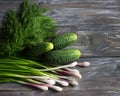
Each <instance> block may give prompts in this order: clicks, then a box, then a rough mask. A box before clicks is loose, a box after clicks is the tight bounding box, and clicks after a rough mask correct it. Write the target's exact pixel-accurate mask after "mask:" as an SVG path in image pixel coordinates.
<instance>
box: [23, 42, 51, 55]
mask: <svg viewBox="0 0 120 96" xmlns="http://www.w3.org/2000/svg"><path fill="white" fill-rule="evenodd" d="M52 49H53V44H52V43H50V42H44V43H40V44H38V45H35V46H34V45H32V46H29V47H27V48H26V49H25V50H24V56H29V57H35V56H38V55H41V54H43V53H45V52H48V51H50V50H52Z"/></svg>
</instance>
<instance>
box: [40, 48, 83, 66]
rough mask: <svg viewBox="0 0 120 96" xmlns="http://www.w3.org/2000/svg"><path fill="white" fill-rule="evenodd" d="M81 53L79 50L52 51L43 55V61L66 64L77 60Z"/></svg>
mask: <svg viewBox="0 0 120 96" xmlns="http://www.w3.org/2000/svg"><path fill="white" fill-rule="evenodd" d="M80 55H81V53H80V51H79V50H78V49H73V48H71V49H62V50H52V51H49V52H47V53H45V54H43V56H42V57H43V60H44V61H45V62H48V63H51V64H66V63H69V62H72V61H75V60H77V59H78V58H79V57H80Z"/></svg>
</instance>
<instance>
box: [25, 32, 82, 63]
mask: <svg viewBox="0 0 120 96" xmlns="http://www.w3.org/2000/svg"><path fill="white" fill-rule="evenodd" d="M76 41H77V34H75V33H64V34H61V35H58V36H56V37H54V38H52V39H51V40H50V41H49V42H42V43H40V44H38V45H35V46H34V45H32V46H29V47H27V48H26V49H25V51H24V55H25V56H27V57H37V56H38V57H39V58H40V59H41V60H42V61H45V62H47V63H51V64H66V63H70V62H72V61H75V60H77V59H78V58H79V57H80V55H81V53H80V51H79V50H78V49H75V48H66V47H67V46H69V45H70V44H72V43H75V42H76Z"/></svg>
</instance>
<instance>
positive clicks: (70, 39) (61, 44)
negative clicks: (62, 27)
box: [51, 33, 77, 50]
mask: <svg viewBox="0 0 120 96" xmlns="http://www.w3.org/2000/svg"><path fill="white" fill-rule="evenodd" d="M76 41H77V35H76V34H75V33H64V34H62V35H59V36H57V37H56V38H54V39H53V40H51V42H52V43H53V45H54V49H57V50H58V49H62V48H65V47H67V46H68V45H70V44H72V43H74V42H76Z"/></svg>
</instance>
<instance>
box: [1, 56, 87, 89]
mask: <svg viewBox="0 0 120 96" xmlns="http://www.w3.org/2000/svg"><path fill="white" fill-rule="evenodd" d="M80 64H81V66H82V67H83V66H85V63H83V64H82V63H78V62H73V63H70V64H67V65H63V66H56V67H51V66H46V65H44V64H43V63H40V62H36V61H32V60H27V59H23V58H16V57H7V58H1V59H0V82H1V83H5V82H15V83H20V84H24V85H29V86H33V87H37V88H39V89H41V90H44V91H46V90H48V88H51V89H54V90H56V91H62V87H60V86H56V85H55V84H56V83H58V84H59V85H61V86H68V85H69V84H71V85H78V83H77V81H76V80H75V79H74V78H75V77H76V78H81V74H80V73H79V71H78V70H77V69H74V67H75V66H77V65H79V66H80Z"/></svg>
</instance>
